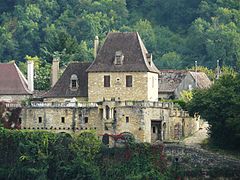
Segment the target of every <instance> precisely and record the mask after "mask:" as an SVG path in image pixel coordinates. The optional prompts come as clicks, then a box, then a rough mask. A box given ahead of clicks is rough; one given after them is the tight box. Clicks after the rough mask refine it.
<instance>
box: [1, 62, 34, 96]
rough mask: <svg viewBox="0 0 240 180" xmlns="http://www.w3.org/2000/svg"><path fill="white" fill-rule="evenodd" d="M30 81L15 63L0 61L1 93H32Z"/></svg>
mask: <svg viewBox="0 0 240 180" xmlns="http://www.w3.org/2000/svg"><path fill="white" fill-rule="evenodd" d="M30 94H32V93H31V92H30V90H29V89H28V83H27V80H26V78H25V77H24V75H23V74H22V72H21V71H20V70H19V68H18V67H17V65H16V64H15V63H2V64H1V63H0V95H30Z"/></svg>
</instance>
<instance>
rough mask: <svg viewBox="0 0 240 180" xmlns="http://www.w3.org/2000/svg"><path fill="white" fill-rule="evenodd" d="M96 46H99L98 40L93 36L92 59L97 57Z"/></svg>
mask: <svg viewBox="0 0 240 180" xmlns="http://www.w3.org/2000/svg"><path fill="white" fill-rule="evenodd" d="M98 46H99V38H98V36H95V39H94V50H93V51H94V52H93V56H94V59H95V58H96V57H97V53H98Z"/></svg>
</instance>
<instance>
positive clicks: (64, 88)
mask: <svg viewBox="0 0 240 180" xmlns="http://www.w3.org/2000/svg"><path fill="white" fill-rule="evenodd" d="M90 64H91V63H89V62H72V63H70V64H69V65H68V66H67V68H66V69H65V71H64V72H63V74H62V76H61V77H60V78H59V80H58V81H57V82H56V84H55V85H54V86H53V87H52V88H51V89H50V90H49V91H48V92H47V93H46V94H45V95H43V97H45V98H61V97H64V98H67V97H69V98H70V97H87V96H88V77H87V72H86V69H87V68H88V67H89V66H90ZM72 77H74V78H75V79H77V80H78V82H77V85H79V87H77V89H76V90H72V89H71V87H70V85H71V82H70V81H71V78H72Z"/></svg>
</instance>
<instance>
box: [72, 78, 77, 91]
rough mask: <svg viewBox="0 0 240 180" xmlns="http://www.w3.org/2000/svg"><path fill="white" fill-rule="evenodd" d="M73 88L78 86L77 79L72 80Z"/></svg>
mask: <svg viewBox="0 0 240 180" xmlns="http://www.w3.org/2000/svg"><path fill="white" fill-rule="evenodd" d="M72 88H73V89H74V88H77V80H72Z"/></svg>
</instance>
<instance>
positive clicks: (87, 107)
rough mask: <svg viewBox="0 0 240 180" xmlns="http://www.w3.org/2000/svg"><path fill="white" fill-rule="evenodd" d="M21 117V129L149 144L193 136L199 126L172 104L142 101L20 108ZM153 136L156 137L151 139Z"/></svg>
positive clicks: (194, 120) (41, 105) (45, 104)
mask: <svg viewBox="0 0 240 180" xmlns="http://www.w3.org/2000/svg"><path fill="white" fill-rule="evenodd" d="M70 105H71V106H70ZM21 117H22V125H21V128H22V129H42V130H52V131H56V132H62V131H64V132H67V131H69V132H73V131H81V130H95V131H96V132H97V134H98V135H100V136H101V135H103V134H104V133H108V134H120V133H123V132H129V133H131V134H133V135H134V136H135V138H136V140H137V141H141V142H152V143H153V142H155V141H157V140H161V141H162V140H163V141H171V140H179V139H180V138H182V137H183V136H188V135H190V134H193V133H194V132H195V131H196V130H198V126H199V125H198V124H197V121H196V119H194V118H191V117H189V115H188V113H187V112H185V111H182V110H179V109H177V108H175V107H174V106H173V104H172V103H161V102H144V101H142V102H134V101H126V102H115V101H105V102H101V103H98V104H93V103H92V104H91V103H73V104H65V103H63V104H56V103H55V104H54V103H43V104H37V105H36V104H34V103H32V106H31V107H25V108H23V111H22V116H21ZM153 122H154V123H157V124H158V125H159V130H158V134H154V132H153V124H152V123H153ZM156 135H157V136H156ZM153 136H156V137H158V136H159V137H158V138H155V139H154V138H153Z"/></svg>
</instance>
